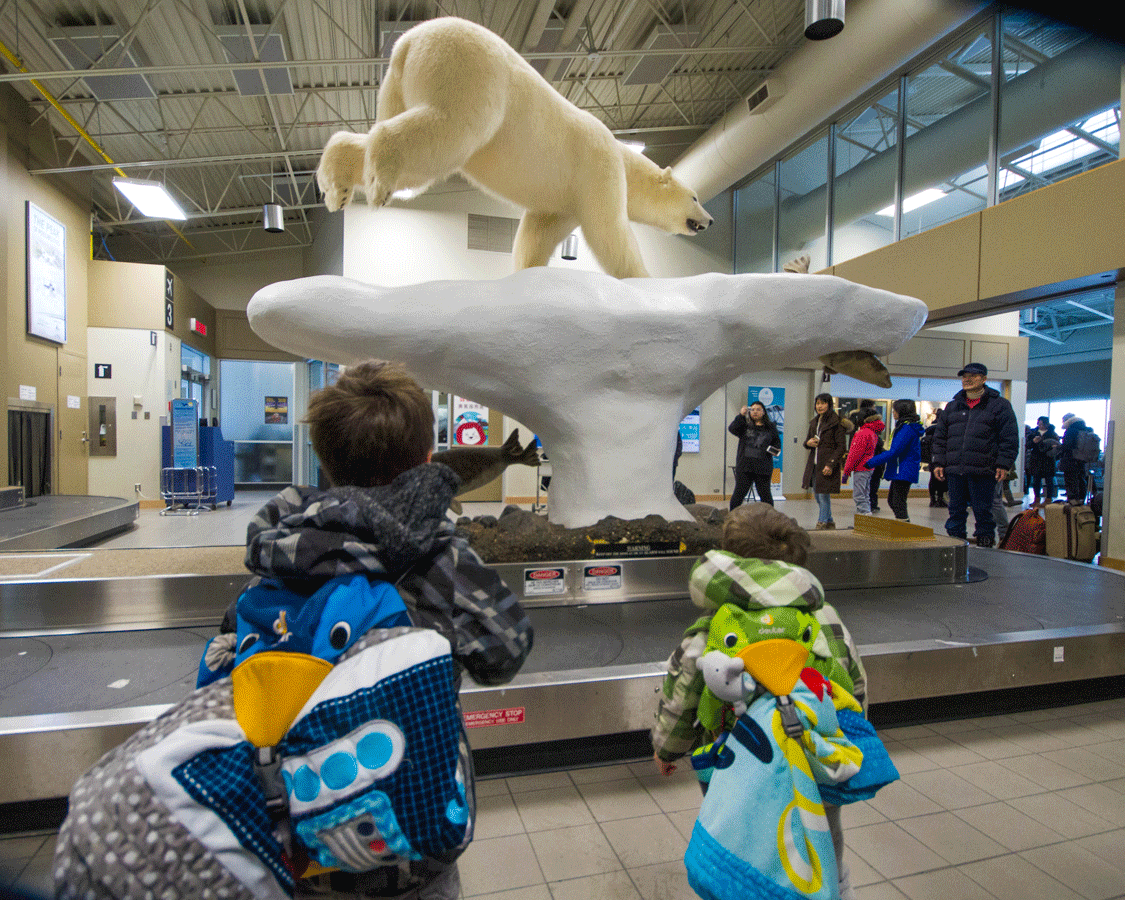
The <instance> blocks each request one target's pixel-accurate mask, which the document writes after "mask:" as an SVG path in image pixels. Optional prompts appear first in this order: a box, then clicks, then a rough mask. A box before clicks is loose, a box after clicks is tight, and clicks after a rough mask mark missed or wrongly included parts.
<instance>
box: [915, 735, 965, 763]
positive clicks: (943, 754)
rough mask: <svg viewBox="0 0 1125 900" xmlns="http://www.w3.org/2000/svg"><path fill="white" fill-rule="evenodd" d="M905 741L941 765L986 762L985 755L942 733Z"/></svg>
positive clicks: (916, 751)
mask: <svg viewBox="0 0 1125 900" xmlns="http://www.w3.org/2000/svg"><path fill="white" fill-rule="evenodd" d="M903 743H904V744H905V745H906V746H907V747H908V748H910V749H911V750H913V751H914V752H915V753H920V754H921V755H922V756H924V757H926V759H928V760H930V761H931V762H934V763H936V764H937V765H939V766H943V767H946V768H948V767H949V766H967V765H968V764H969V763H975V762H984V760H985V757H983V756H981V755H980V754H979V753H976V752H974V751H972V750H970V749H969V748H968V747H965V746H962V745H961V744H959V743H957V742H956V741H952V740H950V739H949V738H947V737H943V736H942V735H940V734H934V735H930V736H929V737H921V738H914V739H912V740H909V741H903Z"/></svg>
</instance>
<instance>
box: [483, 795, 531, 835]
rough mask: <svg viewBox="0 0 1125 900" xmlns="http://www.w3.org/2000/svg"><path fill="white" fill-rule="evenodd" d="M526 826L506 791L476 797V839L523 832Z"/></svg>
mask: <svg viewBox="0 0 1125 900" xmlns="http://www.w3.org/2000/svg"><path fill="white" fill-rule="evenodd" d="M525 831H527V828H526V827H525V826H524V824H523V819H521V818H520V815H519V813H518V812H517V811H516V803H515V801H514V800H513V799H512V795H511V794H508V793H504V794H496V795H495V796H492V797H477V830H476V837H477V840H481V839H488V838H495V837H504V836H505V835H509V834H523V833H524V832H525Z"/></svg>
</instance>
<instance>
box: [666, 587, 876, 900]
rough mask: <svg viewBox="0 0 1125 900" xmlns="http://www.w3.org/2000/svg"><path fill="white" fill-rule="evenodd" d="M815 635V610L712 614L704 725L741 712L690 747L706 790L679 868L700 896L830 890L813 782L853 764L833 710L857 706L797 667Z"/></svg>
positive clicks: (855, 767)
mask: <svg viewBox="0 0 1125 900" xmlns="http://www.w3.org/2000/svg"><path fill="white" fill-rule="evenodd" d="M819 633H820V623H819V622H817V621H816V619H815V618H814V617H813V616H812V615H810V614H808V613H806V612H803V611H801V610H798V609H793V608H780V609H771V610H768V611H760V610H759V611H748V610H743V609H741V608H739V607H737V606H735V605H733V604H725V605H724V606H722V607H721V608H720V609H719V611H718V612H717V613H716V614H715V616H714V617H713V619H712V622H711V628H710V630H709V632H708V639H707V652H706V653H705V654H704V655H703V656H702V657H701V659H700V668H701V669H702V671H703V677H704V680H705V681H706V683H707V687H706V688H705V689H704V693H703V697H704V700H703V701H701V703H700V717H701V720H702V719H703V717H704V716H706V717H707V719H708V720H712V719H713V718H714V716H715V715H716V714H720V713H719V711H720V710H721V709H722V707H723V706H724V705H729V706H730V707H731V709H732V710H733V713H734V715H735V716H736V717H737V718H736V719H735V721H734V724H733V727H731V728H730V729H729V730H727V731H724V732H723V733H722V734H721V735H720V736H719V738H718V739H717V740H715V741H714V742H713V743H711V744H708V745H706V746H704V747H701V748H700V749H698V750H696V751H695V752H694V753H693V754H692V767H693V768H694V769H695V770H696V774H697V775H698V776H699V778H700V780H702V781H706V782H708V790H707V793H706V796H705V797H704V798H703V805H702V806H701V808H700V810H699V818H698V820H697V821H696V824H695V827H694V829H693V830H692V836H691V841H690V842H689V844H688V849H687V853H686V854H685V856H684V863H685V865H686V867H687V873H688V881H689V883H690V884H691V886H692V889H693V890H695V892H696V893H697V894H699V895H700V896H701V897H703V898H704V900H729V898H731V897H793V898H798V897H799V898H809V900H830V898H834V897H836V896H838V894H837V887H838V876H837V871H836V855H835V851H834V849H833V843H832V837H831V834H830V832H829V827H828V823H827V820H826V819H825V811H824V806H823V802H822V800H821V796H820V792H819V790H818V783H821V782H823V783H833V782H842V781H846V780H848V779H850V778H852V777H854V776H855V775H856V774H858V772H859V771H860V766H861V764H862V763H863V762H864V759H863V753H862V751H860V750H859V748H858V747H856V746H855V744H853V743H852V742H851V741H850V740H849V739H848V738H847V737H845V735H844V733H843V731H842V730H841V729H840V726H839V723H838V721H837V715H836V713H837V708H839V709H841V710H844V709H847V710H851V711H852V712H853V713H856V714H859V715H862V710H861V708H860V706H859V704H858V703H857V702H856V701H855V699H854V698H853V697H852V696H851V695H850V694H849V693H848V692H847V690H846V689H845V688H843V687H842V686H841V685H839V684H838V683H836V682H834V681H833V680H831V679H828V678H825V677H824V676H823V675H821V674H820V673H819V672H817V671H816V670H815V669H811V668H806V667H805V664H806V663H807V662H808V660H809V657H810V653H811V650H812V646H813V644H814V642H815V641H816V639H817V638H818V637H819ZM840 673H841V674H842V675H843V676H844V677H845V678H846V677H847V672H846V671H844V670H843V669H842V668H841V669H840ZM704 724H706V722H705V723H704ZM751 810H752V811H753V813H752V814H750V811H751Z"/></svg>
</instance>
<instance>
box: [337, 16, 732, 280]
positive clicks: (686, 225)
mask: <svg viewBox="0 0 1125 900" xmlns="http://www.w3.org/2000/svg"><path fill="white" fill-rule="evenodd" d="M453 172H460V173H461V174H462V175H464V176H465V177H466V178H467V179H468V180H469V181H470V182H472V183H473V184H475V185H477V186H478V187H480V188H481V189H483V190H485V191H488V192H490V193H492V194H496V195H498V196H500V197H503V198H504V199H506V200H509V201H511V202H513V203H515V204H517V205H519V206H522V207H523V208H524V209H525V210H526V212H525V213H524V215H523V218H522V219H521V220H520V226H519V229H518V231H517V233H516V239H515V246H514V247H513V251H512V255H513V258H514V262H515V268H516V269H517V270H519V269H526V268H530V267H532V266H545V265H546V264H547V259H548V258H549V257H550V255H551V253H552V252H553V251H554V249H555V247H557V246H558V244H559V243H560V242H561V241H562V240H563V238H565V237H566V236H567V235H568V234H569V233H570V232H571V231H573V230H574V228H575V227H576V226H581V227H582V232H583V234H584V235H585V237H586V243H587V244H589V245H590V248H591V249H592V250H593V252H594V255H595V256H596V257H597V260H598V262H599V263H600V264H601V266H602V268H603V269H604V270H605V271H606V272H607V273H608V274H610V275H613V276H615V277H617V278H631V277H640V276H646V275H647V274H648V273H647V272H646V270H645V267H644V263H643V262H642V261H641V256H640V251H639V249H638V247H637V242H636V238H635V237H634V236H633V233H632V230H631V229H630V227H629V220H630V219H631V220H632V221H634V222H642V223H644V224H646V225H651V226H653V227H656V228H660V229H662V230H664V231H666V232H669V233H671V234H694V233H696V232H698V231H702V230H703V229H704V228H706V227H707V226H708V225H710V224H711V221H712V219H711V216H710V215H709V214H708V213H707V211H706V210H704V209H703V207H702V206H701V205H700V204H699V201H698V200H697V199H696V196H695V194H694V193H693V192H692V191H691V190H690V189H689V188H687V187H685V186H684V185H682V184H680V183H679V182H678V181H677V180H676V179H675V178H673V177H672V172H671V170H670V169H661V168H660V167H659V166H657V165H656V164H655V163H653V162H652V161H651V160H649V159H647V158H646V157H644V156H642V155H641V154H640V153H637V152H635V151H634V150H632V149H630V148H628V147H626V146H624V145H623V144H622V143H620V142H619V141H618V140H616V139H615V138H614V136H613V135H612V133H611V132H610V131H609V129H608V128H606V127H605V126H604V125H603V124H602V123H601V122H599V121H598V120H597V119H596V118H594V117H593V116H592V115H590V114H589V113H587V112H584V111H583V110H580V109H578V107H576V106H574V105H573V104H572V103H570V102H569V101H567V100H566V99H565V98H564V97H562V95H560V94H559V93H558V92H557V91H556V90H555V89H554V88H552V87H551V85H550V84H548V83H547V81H545V80H544V79H543V77H542V76H541V75H540V74H539V73H538V72H536V71H535V69H534V68H532V67H531V66H530V65H529V64H528V63H527V61H526V60H524V59H523V58H522V57H521V56H520V55H519V54H518V53H516V51H515V50H513V49H512V48H511V47H509V46H508V45H507V44H506V43H505V42H504V41H503V40H501V39H500V38H499V37H498V36H497V35H495V34H493V33H492V32H491V31H489V30H488V29H486V28H483V27H481V26H480V25H476V24H474V23H473V22H469V21H466V20H464V19H458V18H453V17H449V18H440V19H431V20H430V21H428V22H422V23H421V24H419V25H416V26H415V27H414V28H411V29H410V30H409V31H408V32H406V34H404V35H403V36H402V37H401V38H399V40H398V41H397V42H396V43H395V47H394V51H393V52H392V53H391V61H390V66H389V68H388V70H387V74H386V77H385V78H384V80H383V84H382V85H381V87H380V89H379V98H378V105H377V109H376V117H375V125H374V126H373V127H372V129H371V131H370V132H369V133H367V134H365V135H360V134H352V133H350V132H339V133H337V134H335V135H333V136H332V137H331V138H330V139H329V141H328V143H327V145H326V146H325V148H324V154H323V156H322V158H321V161H320V165H319V167H318V168H317V183H318V184H319V185H320V189H321V191H322V192H323V194H324V201H325V205H326V206H327V207H328V209H329V210H337V209H339V208H340V207H342V206H344V205H346V204H347V203H348V202H349V201H350V200H351V199H352V196H353V194H354V190H355V188H356V187H361V188H362V189H363V191H364V193H365V194H366V196H367V199H368V202H369V203H371V204H373V205H376V206H382V205H384V204H386V203H387V201H388V200H389V199H390V197H391V194H393V193H394V192H395V191H398V190H402V189H404V188H409V189H412V190H414V191H421V190H425V189H426V188H427V187H429V186H430V185H431V184H433V183H434V182H435V181H438V180H440V179H443V178H445V177H447V176H449V175H450V174H452V173H453Z"/></svg>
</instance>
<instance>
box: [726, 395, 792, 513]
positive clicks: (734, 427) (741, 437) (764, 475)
mask: <svg viewBox="0 0 1125 900" xmlns="http://www.w3.org/2000/svg"><path fill="white" fill-rule="evenodd" d="M727 431H729V432H730V433H731V434H733V435H734V436H735V437H737V438H738V451H737V453H736V455H735V463H734V492H733V493H732V494H731V495H730V508H731V509H734V508H735V507H736V506H739V505H740V504H741V503H742V501H743V500H745V499H746V494H747V493H748V492H749V490H750V485H751V484H753V485H754V490H755V491H756V492H757V494H758V499H759V500H760V501H762V503H768V504H769V505H770V506H773V494H772V493H771V492H770V479H771V478H772V477H773V459H774V457H775V456H777V454H778V453H780V452H781V435H779V434H778V433H777V426H776V425H774V424H773V422H771V421H770V417H769V416H768V415H766V408H765V406H764V405H762V403H760V402H759V401H757V400H755V401H754V402H753V403H751V404H750V405H749V406H744V407H742V409H741V410H739V412H738V415H737V416H735V417H734V420H733V421H732V422H731V423H730V425H728V426H727Z"/></svg>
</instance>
